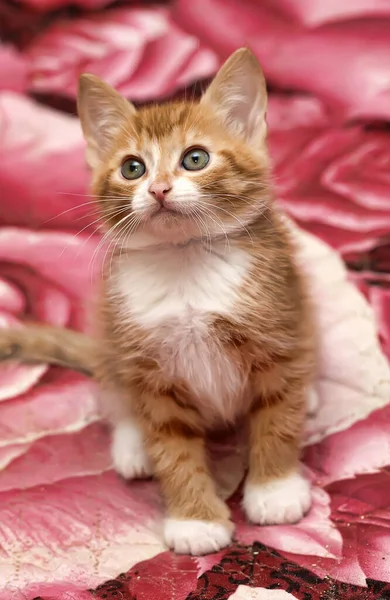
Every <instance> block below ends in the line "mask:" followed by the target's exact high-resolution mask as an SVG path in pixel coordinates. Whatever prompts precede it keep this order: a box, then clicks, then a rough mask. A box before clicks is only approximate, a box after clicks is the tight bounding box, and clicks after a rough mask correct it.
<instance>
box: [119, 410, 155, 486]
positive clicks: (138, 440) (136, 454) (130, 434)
mask: <svg viewBox="0 0 390 600" xmlns="http://www.w3.org/2000/svg"><path fill="white" fill-rule="evenodd" d="M111 455H112V460H113V463H114V468H115V470H116V472H117V473H119V475H122V477H124V478H125V479H143V478H145V477H150V476H151V475H152V468H151V465H150V461H149V459H148V457H147V455H146V452H145V450H144V445H143V439H142V434H141V432H140V431H139V429H138V428H137V426H136V425H135V424H134V423H133V422H132V421H125V422H123V423H120V424H119V425H117V426H116V427H115V429H114V432H113V438H112V445H111Z"/></svg>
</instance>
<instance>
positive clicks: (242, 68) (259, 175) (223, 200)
mask: <svg viewBox="0 0 390 600" xmlns="http://www.w3.org/2000/svg"><path fill="white" fill-rule="evenodd" d="M266 101H267V95H266V86H265V81H264V77H263V73H262V71H261V68H260V66H259V63H258V62H257V59H256V58H255V57H254V56H253V54H251V52H250V51H249V50H247V49H241V50H238V51H236V52H235V53H234V54H233V55H232V56H231V57H230V58H229V59H228V60H227V62H226V63H225V64H224V65H223V66H222V68H221V69H220V71H219V72H218V74H217V75H216V77H215V79H214V80H213V82H212V83H211V85H210V86H209V88H208V89H207V91H206V93H205V94H204V95H203V96H202V98H201V99H200V100H196V101H185V102H175V103H167V104H162V105H157V106H156V105H154V106H148V107H145V108H142V109H140V110H136V109H135V107H134V106H133V105H132V104H130V103H129V102H128V101H127V100H125V99H124V98H123V97H122V96H120V95H119V94H118V93H117V92H116V91H115V90H113V89H112V88H111V87H110V86H108V85H107V84H106V83H104V82H103V81H101V80H100V79H98V78H97V77H95V76H93V75H82V76H81V78H80V87H79V96H78V112H79V116H80V120H81V124H82V128H83V132H84V136H85V139H86V141H87V160H88V163H89V165H90V166H91V167H92V169H93V191H94V193H95V194H96V196H97V199H98V201H99V203H100V206H101V213H102V222H103V224H104V226H105V228H106V230H107V229H110V231H111V234H112V235H113V236H114V237H116V239H117V240H118V243H120V244H121V245H133V244H134V243H135V241H136V240H138V242H137V243H140V244H142V242H141V240H144V243H145V240H147V242H146V243H148V244H149V243H161V242H162V241H164V242H167V241H172V242H177V243H180V242H186V241H188V240H190V239H193V238H210V237H214V236H220V235H226V234H227V233H230V232H232V231H236V230H239V229H244V228H245V227H246V226H247V225H248V223H250V222H251V221H252V220H253V219H254V218H256V217H257V216H258V215H259V213H261V211H262V210H263V209H264V207H265V206H266V203H267V193H266V189H267V179H268V166H267V165H268V160H267V153H266V148H265V135H266V124H265V110H266Z"/></svg>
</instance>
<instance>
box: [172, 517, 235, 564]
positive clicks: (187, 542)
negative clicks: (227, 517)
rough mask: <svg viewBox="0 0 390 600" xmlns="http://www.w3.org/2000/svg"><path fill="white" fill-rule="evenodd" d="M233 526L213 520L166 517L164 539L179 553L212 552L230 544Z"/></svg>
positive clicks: (197, 553) (198, 553)
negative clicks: (186, 519) (184, 519)
mask: <svg viewBox="0 0 390 600" xmlns="http://www.w3.org/2000/svg"><path fill="white" fill-rule="evenodd" d="M232 533H233V526H232V525H231V524H227V525H223V524H222V523H214V522H212V521H195V520H194V521H192V520H188V521H181V520H180V519H166V521H165V523H164V539H165V543H166V545H167V546H168V547H169V548H171V549H172V550H174V552H177V554H193V555H195V556H199V555H202V554H211V553H212V552H217V551H218V550H221V548H225V546H228V545H229V544H230V542H231V539H232Z"/></svg>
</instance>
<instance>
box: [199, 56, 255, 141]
mask: <svg viewBox="0 0 390 600" xmlns="http://www.w3.org/2000/svg"><path fill="white" fill-rule="evenodd" d="M201 103H202V104H208V105H209V106H211V107H212V108H213V109H214V110H216V111H217V112H218V113H219V114H220V116H221V117H222V119H223V121H224V123H225V125H226V127H228V128H229V129H230V130H231V131H232V132H233V133H234V134H236V135H239V136H242V137H244V138H245V139H246V141H247V142H249V143H251V144H254V145H258V144H260V143H261V142H262V141H264V137H265V134H266V129H267V128H266V123H265V112H266V108H267V87H266V83H265V79H264V75H263V71H262V69H261V67H260V64H259V62H258V60H257V58H256V57H255V56H254V55H253V54H252V52H251V51H250V50H248V49H247V48H241V49H240V50H236V52H234V53H233V54H232V55H231V56H230V58H228V60H227V61H226V62H225V64H224V65H222V67H221V68H220V70H219V71H218V73H217V75H216V76H215V78H214V80H213V81H212V83H211V84H210V87H209V88H208V90H207V91H206V92H205V94H204V95H203V97H202V100H201Z"/></svg>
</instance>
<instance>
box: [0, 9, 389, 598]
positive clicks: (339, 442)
mask: <svg viewBox="0 0 390 600" xmlns="http://www.w3.org/2000/svg"><path fill="white" fill-rule="evenodd" d="M2 2H3V4H2ZM25 3H26V4H30V5H31V6H39V7H40V8H41V9H45V10H48V9H49V8H53V7H57V6H59V5H60V4H61V5H64V4H66V1H63V0H25ZM79 4H81V5H83V6H84V8H87V9H89V8H100V7H102V6H103V5H105V4H107V2H104V1H101V0H80V2H79ZM3 6H4V7H5V8H6V9H7V10H4V15H5V16H6V17H7V18H5V19H4V22H5V25H4V27H6V28H7V27H8V28H9V31H10V32H14V30H15V26H14V27H13V28H12V27H11V25H10V23H11V21H12V19H11V18H10V16H9V15H10V14H11V13H12V11H11V12H10V9H9V6H10V5H9V4H8V0H0V10H2V7H3ZM12 10H14V9H12ZM15 10H16V9H15ZM18 10H19V11H20V14H25V15H26V14H27V15H30V13H23V11H27V10H28V9H27V8H25V9H22V8H19V9H18ZM7 11H8V12H7ZM12 14H14V13H12ZM31 15H32V13H31ZM11 16H12V15H11ZM357 17H359V19H360V20H358V19H357ZM368 17H370V18H369V19H368ZM24 18H27V17H26V16H25V17H24ZM31 18H32V19H35V22H36V23H37V24H38V25H37V27H36V33H35V35H34V37H33V38H32V39H29V40H27V41H28V43H25V40H24V39H22V38H20V39H19V38H18V43H19V42H20V43H19V47H20V48H21V50H19V49H18V48H17V46H16V45H11V44H7V45H0V194H1V201H0V326H7V325H9V324H13V323H15V321H17V320H19V319H21V318H22V317H23V315H28V316H33V317H34V318H35V319H38V320H42V321H45V322H49V323H53V324H57V325H64V326H69V327H75V328H78V329H81V330H85V329H86V327H87V316H88V304H89V301H90V298H91V295H92V294H93V281H94V280H96V278H97V277H98V276H99V272H100V260H101V256H100V255H99V254H97V253H96V252H95V250H96V248H97V244H98V237H97V235H96V234H95V228H96V221H95V220H96V218H97V215H96V211H95V208H94V205H93V203H92V199H91V197H90V196H88V187H87V186H88V173H87V170H86V168H85V165H84V154H83V153H84V145H83V141H82V137H81V132H80V128H79V125H78V122H77V119H76V118H75V117H74V116H71V115H69V114H67V113H66V112H65V111H56V110H54V109H52V108H50V107H49V106H48V104H49V103H50V104H56V106H60V105H61V106H63V105H64V104H63V102H64V101H63V98H64V97H66V98H67V102H69V103H70V104H69V105H70V106H73V104H72V103H73V101H74V94H75V86H76V80H77V74H78V73H79V72H80V71H82V70H90V71H92V72H95V73H97V74H99V75H101V76H102V77H104V78H105V79H107V80H108V81H109V82H110V83H112V84H113V85H116V86H117V87H118V88H119V89H120V91H122V92H123V93H124V94H126V95H127V96H128V97H131V98H132V99H133V100H135V101H144V100H148V99H151V98H154V97H165V96H168V95H171V94H173V93H176V92H177V91H178V90H181V89H183V87H184V86H186V85H189V84H191V83H193V82H194V81H197V80H203V79H205V78H208V77H209V76H211V74H212V73H213V72H215V70H216V68H217V67H218V65H219V64H220V62H221V61H222V60H223V59H224V58H225V56H226V55H227V54H228V53H229V52H230V51H231V50H233V49H234V48H235V47H237V46H240V45H242V44H244V43H250V45H251V46H252V48H253V49H254V50H255V51H256V53H257V54H258V56H259V57H260V59H262V61H263V63H264V67H265V70H266V73H267V76H268V78H269V81H270V83H271V86H272V89H273V90H275V91H273V92H272V93H271V95H270V107H269V114H268V122H269V128H270V136H269V139H270V147H271V153H272V158H273V161H274V164H275V185H276V189H277V200H278V202H279V204H280V206H281V208H282V209H283V210H284V211H285V212H286V213H287V214H288V215H289V218H292V219H293V220H294V221H295V223H297V224H298V226H297V225H296V224H293V222H292V221H291V227H292V228H293V231H294V235H296V237H297V241H298V243H299V248H300V252H299V255H298V257H297V260H298V261H299V263H300V264H301V265H302V267H303V268H304V270H305V271H306V272H307V273H308V275H309V278H310V282H311V293H312V295H313V299H314V302H315V304H316V307H317V315H318V321H319V324H320V329H321V368H320V373H319V377H318V384H317V393H318V397H319V408H318V411H317V412H316V413H315V415H314V416H312V417H311V418H310V419H309V421H308V424H307V431H306V438H305V446H306V447H305V450H304V463H305V468H306V469H307V473H308V476H309V477H311V479H312V481H313V498H314V504H313V508H312V510H311V512H310V514H309V515H308V516H307V517H306V518H305V519H304V520H303V521H302V522H301V523H300V524H298V525H295V526H285V527H282V526H279V527H266V528H260V527H253V526H249V525H248V524H246V522H245V520H244V517H243V514H242V512H241V509H240V507H239V500H240V493H239V485H240V482H241V480H242V476H243V473H244V470H245V452H244V446H243V445H242V444H241V442H240V440H231V439H230V440H226V441H225V444H224V445H222V446H219V447H216V448H213V451H214V457H215V469H216V473H217V476H218V479H219V482H220V485H221V486H222V488H223V491H224V494H225V496H226V497H229V498H231V500H230V502H231V505H232V507H233V512H234V515H235V521H236V523H237V543H238V545H237V548H238V549H237V550H236V552H241V553H244V554H245V552H247V550H245V549H243V548H242V546H243V545H244V546H246V545H249V548H250V549H251V550H250V552H252V557H253V553H254V552H257V553H260V554H261V552H263V550H262V549H261V548H263V549H264V547H267V548H268V547H271V548H273V549H275V550H277V551H278V552H279V553H280V555H281V556H283V557H284V558H283V560H284V561H285V560H286V559H288V560H289V561H292V563H295V564H298V565H299V566H300V567H302V568H306V569H307V570H308V571H307V572H309V571H310V572H311V573H312V576H313V577H317V580H318V582H320V581H321V582H322V581H325V580H323V578H324V577H325V576H330V577H331V578H333V580H334V581H336V582H344V583H345V584H348V585H347V586H346V587H345V590H347V589H349V588H348V586H351V585H356V586H362V587H366V586H369V589H370V590H371V587H370V586H371V583H370V581H371V580H379V581H382V582H385V583H386V582H390V566H389V559H388V552H389V548H390V485H389V465H390V445H389V435H390V406H389V401H390V371H389V366H388V361H387V358H386V356H387V357H389V356H390V330H389V315H390V313H389V307H390V303H389V298H390V295H389V281H390V266H389V263H388V256H389V245H388V235H389V232H390V200H389V197H390V181H389V164H390V162H389V161H390V138H389V134H388V131H386V130H385V128H384V127H382V126H380V120H381V119H389V116H390V92H389V89H390V79H389V73H390V59H389V56H390V55H389V52H388V40H389V39H390V10H389V6H388V3H387V2H386V1H385V0H376V2H373V1H372V0H370V1H369V0H360V1H359V2H356V1H354V0H348V1H347V0H345V1H344V2H343V3H339V2H336V1H332V2H330V1H329V2H327V3H324V2H322V1H321V0H272V2H271V0H264V1H262V2H256V1H255V0H250V1H249V0H248V2H247V3H243V2H240V3H238V2H236V1H235V0H197V2H187V0H181V1H179V2H177V3H176V4H175V5H173V6H172V7H168V6H163V7H161V8H150V7H143V8H142V7H141V8H134V7H133V6H131V5H125V6H123V7H121V8H113V9H111V8H106V9H105V10H104V11H102V10H100V11H99V12H96V13H93V14H82V15H81V16H77V17H73V18H72V19H60V18H57V19H56V18H54V17H52V18H51V19H47V20H46V21H45V27H44V28H42V23H43V18H42V17H41V16H40V15H39V14H38V13H34V15H33V16H31ZM364 18H366V20H364ZM21 22H22V24H23V20H22V21H21ZM47 23H48V24H47ZM217 23H218V26H217ZM318 26H320V27H319V28H318ZM0 34H1V31H0ZM13 35H17V34H13ZM26 35H27V37H28V35H29V34H28V33H27V34H26ZM363 38H364V40H365V44H363V43H362V39H363ZM9 39H10V37H9ZM386 44H387V46H386ZM386 48H387V50H386ZM286 89H288V90H292V91H294V93H288V94H286V93H285V90H286ZM29 91H30V92H31V91H33V92H34V93H43V92H44V93H45V94H48V93H49V94H51V96H50V98H48V97H47V96H45V99H46V101H47V102H46V104H45V103H43V102H38V101H37V100H33V99H32V98H31V97H28V95H27V93H28V92H29ZM60 96H61V97H62V99H61V98H60ZM40 98H41V97H40ZM49 100H50V102H49ZM356 118H359V119H363V120H364V121H360V122H357V121H356V120H355V119H356ZM368 125H370V126H368ZM332 248H333V249H332ZM345 263H347V265H348V267H349V270H347V269H346V267H345V266H344V264H345ZM378 333H379V337H378ZM0 401H1V402H0V469H1V471H0V600H32V599H33V598H34V597H42V598H43V599H44V600H54V599H55V600H57V599H58V600H92V598H94V597H95V598H96V597H97V598H104V597H106V598H112V600H114V599H115V598H117V599H118V598H122V599H126V598H129V599H134V598H135V599H137V600H139V599H142V600H143V599H147V598H155V599H156V600H165V599H166V600H168V599H171V598H174V600H185V599H186V598H187V597H188V598H191V599H192V600H195V599H197V598H198V597H199V598H207V599H211V598H223V599H224V598H229V597H230V598H232V599H233V600H249V598H254V599H257V600H263V599H264V600H288V598H291V597H293V598H294V597H295V598H304V596H301V595H295V594H294V589H292V588H291V589H290V588H286V587H285V586H284V584H283V585H282V584H280V586H281V587H280V589H278V590H277V591H275V590H274V591H270V590H266V589H265V588H267V587H269V585H268V583H267V584H266V581H265V579H261V577H260V575H258V576H257V575H256V576H255V575H253V577H252V580H249V579H248V580H245V581H244V580H243V581H244V583H243V581H240V580H239V578H237V580H235V583H229V584H228V583H226V582H224V583H223V584H222V583H220V584H218V585H219V586H220V588H221V589H224V590H225V592H224V594H225V595H222V596H221V595H220V596H217V595H212V592H211V591H210V590H211V588H212V586H213V585H215V586H217V583H213V584H211V583H210V582H211V581H213V582H214V579H213V577H214V576H215V577H216V576H217V574H218V573H219V575H218V577H220V578H221V581H222V575H223V571H224V569H225V571H226V572H228V567H226V566H225V567H224V569H222V571H221V570H219V571H218V569H219V567H218V568H215V569H214V570H213V567H214V566H215V565H219V564H220V563H221V561H222V563H221V564H225V565H226V564H227V563H223V561H224V560H225V561H227V560H228V559H227V558H226V557H230V556H231V555H230V554H228V552H229V551H224V552H221V553H220V554H218V555H212V556H210V557H204V558H199V559H195V558H188V557H180V558H178V557H175V556H174V555H173V554H171V553H167V552H165V549H164V547H163V545H162V541H161V534H160V523H161V517H162V510H163V508H162V504H161V500H160V496H159V493H158V489H157V486H156V485H155V483H153V482H146V483H131V484H129V485H126V484H125V483H124V482H122V481H121V480H120V479H119V478H118V477H117V476H116V475H115V473H114V472H113V471H112V469H111V461H110V456H109V452H108V444H109V439H108V433H107V431H106V428H105V426H104V425H103V424H102V423H101V422H100V418H99V414H98V412H97V408H96V404H95V389H94V384H93V383H91V382H90V381H88V380H86V379H84V378H83V377H81V376H79V375H75V374H71V373H68V372H65V371H62V370H59V369H48V367H47V366H45V365H42V366H36V367H25V366H18V367H16V366H12V367H11V366H8V367H6V368H5V367H2V368H1V371H0ZM237 490H238V491H237ZM256 544H260V545H259V546H258V545H256ZM261 544H262V545H263V546H261ZM256 549H257V550H256ZM237 556H238V555H237V554H236V555H235V557H236V558H235V560H236V559H237ZM245 556H246V555H245ZM267 556H268V555H267ZM275 556H277V555H276V554H275ZM224 557H225V558H224ZM229 560H231V559H230V558H229ZM237 560H238V559H237ZM242 560H243V563H242V564H248V560H249V559H248V557H247V556H246V558H245V559H242ZM262 560H264V561H265V562H266V555H264V556H263V558H262ZM273 560H275V561H276V560H279V558H278V559H276V558H275V557H274V559H273ZM144 561H146V562H144ZM245 561H246V562H245ZM240 564H241V563H240ZM275 564H276V562H275ZM278 564H279V563H278ZM270 568H271V567H270ZM122 572H124V573H125V572H129V574H128V576H127V578H126V577H123V578H122V580H123V581H122V580H121V578H120V577H119V578H117V577H118V575H119V574H120V573H122ZM210 573H214V575H213V577H211V576H210ZM203 574H204V575H203ZM113 578H117V579H116V580H115V581H116V582H118V583H115V582H114V583H111V584H110V585H111V588H110V587H109V584H107V585H106V586H105V587H103V588H98V589H97V590H95V592H94V593H93V594H92V592H88V591H87V590H88V589H89V588H96V587H97V586H99V585H101V584H102V583H103V582H105V581H107V580H112V579H113ZM317 580H316V581H317ZM121 581H122V583H121ZM205 581H207V582H208V583H207V590H206V587H204V591H203V592H202V589H203V588H202V586H206V584H205V583H204V582H205ZM164 582H165V583H164ZM172 582H174V583H172ZM385 583H384V585H385ZM312 585H314V584H312ZM316 585H317V584H316ZM318 585H320V583H318ZM321 585H322V583H321ZM335 585H336V584H335ZM340 585H341V584H340ZM381 585H382V584H381ZM107 586H108V587H107ZM115 586H116V587H115ZM121 586H122V587H121ZM229 586H230V587H229ZM248 586H249V587H248ZM255 588H256V589H255ZM263 588H264V589H263ZM197 589H198V592H195V590H197ZM213 589H214V588H213ZM340 589H341V588H340ZM356 589H358V588H356ZM378 589H379V588H378ZM381 589H384V588H381ZM389 589H390V588H389ZM199 590H200V591H199ZM282 590H284V591H282ZM114 592H115V594H114ZM202 593H203V596H202ZM348 593H349V592H348ZM353 593H355V596H354V595H353V594H352V595H351V596H348V595H347V592H345V594H346V595H345V597H351V598H358V597H359V598H360V596H357V595H356V594H357V592H356V591H355V592H353ZM359 593H360V592H359ZM104 594H106V596H104ZM120 594H121V595H120ZM196 594H198V595H196ZM215 594H217V592H215ZM296 594H298V592H296ZM370 594H371V592H370ZM312 597H313V598H317V596H315V595H313V596H312ZM337 597H343V596H341V595H339V596H337ZM361 597H362V598H363V596H361ZM371 597H373V598H374V597H378V598H379V597H380V596H375V595H372V596H371V595H370V596H367V598H371ZM385 597H387V596H385ZM318 598H320V596H318ZM364 598H366V596H364Z"/></svg>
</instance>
